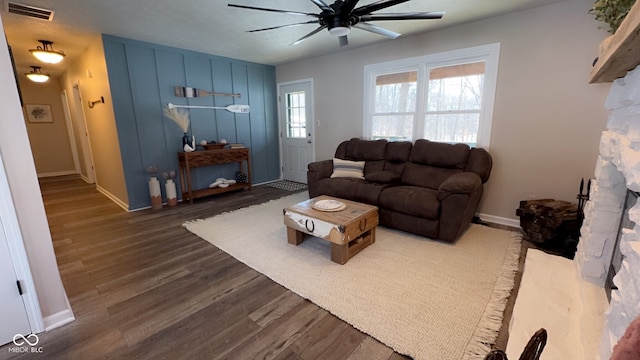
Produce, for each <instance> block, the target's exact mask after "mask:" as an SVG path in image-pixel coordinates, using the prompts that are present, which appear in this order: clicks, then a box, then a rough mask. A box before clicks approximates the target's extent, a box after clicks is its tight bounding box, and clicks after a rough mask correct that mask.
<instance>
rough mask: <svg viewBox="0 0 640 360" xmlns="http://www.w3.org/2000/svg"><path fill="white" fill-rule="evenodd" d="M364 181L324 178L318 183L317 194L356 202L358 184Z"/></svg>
mask: <svg viewBox="0 0 640 360" xmlns="http://www.w3.org/2000/svg"><path fill="white" fill-rule="evenodd" d="M361 182H364V180H360V179H354V178H333V179H331V178H324V179H321V180H319V181H318V184H317V194H318V195H329V196H334V197H337V198H342V199H347V200H354V201H355V200H356V194H357V191H358V184H359V183H361Z"/></svg>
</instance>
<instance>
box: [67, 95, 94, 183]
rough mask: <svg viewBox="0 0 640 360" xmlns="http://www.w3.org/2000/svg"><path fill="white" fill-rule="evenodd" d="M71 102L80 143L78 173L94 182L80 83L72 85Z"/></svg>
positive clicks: (88, 180) (86, 179)
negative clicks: (80, 159)
mask: <svg viewBox="0 0 640 360" xmlns="http://www.w3.org/2000/svg"><path fill="white" fill-rule="evenodd" d="M73 102H74V103H75V119H76V124H75V126H76V128H77V129H78V132H77V134H78V139H77V141H78V142H79V143H80V147H79V149H81V152H82V154H81V156H82V162H81V164H80V165H81V166H80V175H81V177H82V178H83V179H84V181H86V182H88V183H89V184H93V183H95V182H96V175H95V172H94V168H93V156H92V154H91V142H90V141H89V131H88V130H87V121H86V118H85V116H84V108H83V107H82V96H81V95H80V85H78V84H76V85H74V86H73Z"/></svg>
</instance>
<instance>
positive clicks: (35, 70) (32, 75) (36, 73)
mask: <svg viewBox="0 0 640 360" xmlns="http://www.w3.org/2000/svg"><path fill="white" fill-rule="evenodd" d="M40 69H41V68H40V66H32V67H31V72H28V73H26V74H25V75H27V78H28V79H29V80H31V81H33V82H37V83H43V82H46V81H47V80H49V74H43V73H42V71H40Z"/></svg>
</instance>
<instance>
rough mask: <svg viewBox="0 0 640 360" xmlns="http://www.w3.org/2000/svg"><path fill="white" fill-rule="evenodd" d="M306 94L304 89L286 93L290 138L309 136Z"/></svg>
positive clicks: (288, 135) (288, 133) (288, 134)
mask: <svg viewBox="0 0 640 360" xmlns="http://www.w3.org/2000/svg"><path fill="white" fill-rule="evenodd" d="M304 95H305V94H304V91H298V92H292V93H287V94H286V95H285V99H286V109H287V137H288V138H306V137H307V118H306V108H305V96H304Z"/></svg>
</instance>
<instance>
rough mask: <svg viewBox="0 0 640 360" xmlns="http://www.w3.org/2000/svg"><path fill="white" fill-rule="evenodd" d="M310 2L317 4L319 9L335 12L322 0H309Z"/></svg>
mask: <svg viewBox="0 0 640 360" xmlns="http://www.w3.org/2000/svg"><path fill="white" fill-rule="evenodd" d="M311 2H312V3H314V4H316V5H318V7H319V8H320V9H321V10H324V11H328V12H335V11H333V8H332V7H331V6H329V5H327V3H325V2H324V1H322V0H311Z"/></svg>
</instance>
